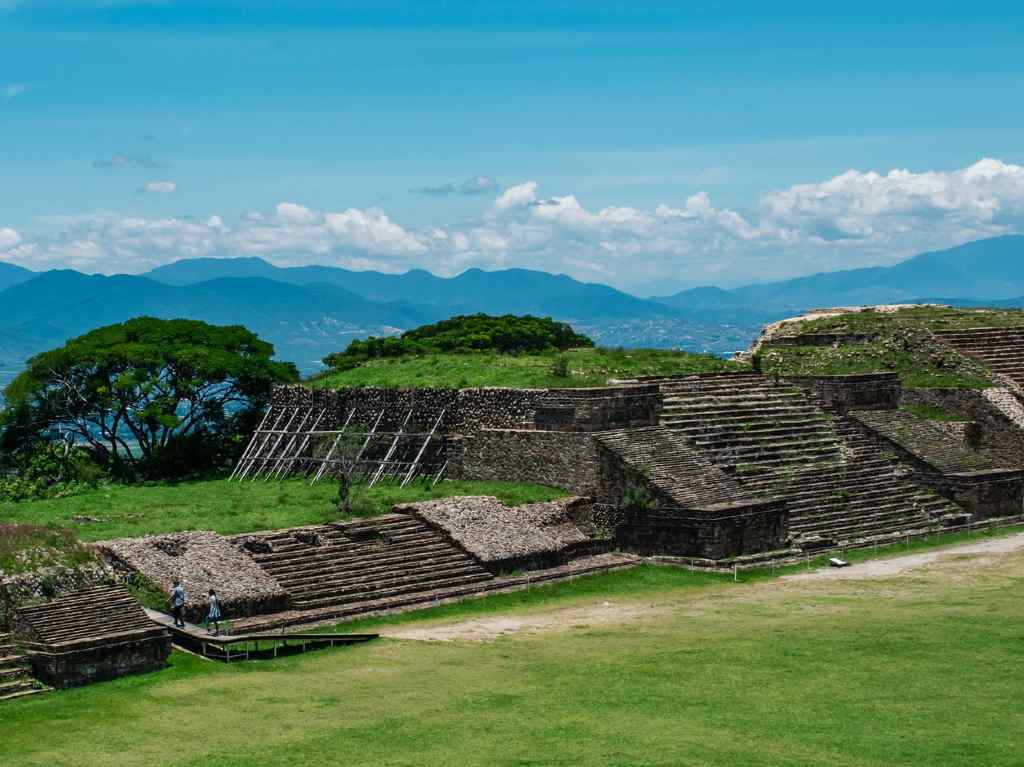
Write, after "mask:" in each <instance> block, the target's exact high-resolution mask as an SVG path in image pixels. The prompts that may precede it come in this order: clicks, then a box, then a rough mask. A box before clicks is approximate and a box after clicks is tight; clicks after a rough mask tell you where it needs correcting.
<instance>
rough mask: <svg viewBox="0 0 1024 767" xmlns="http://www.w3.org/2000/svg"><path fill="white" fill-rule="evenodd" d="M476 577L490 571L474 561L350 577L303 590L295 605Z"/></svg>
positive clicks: (484, 576) (293, 601)
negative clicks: (443, 580)
mask: <svg viewBox="0 0 1024 767" xmlns="http://www.w3.org/2000/svg"><path fill="white" fill-rule="evenodd" d="M461 577H474V578H480V579H484V580H486V579H487V578H489V577H490V573H488V572H487V571H486V570H484V569H482V568H481V567H479V566H478V565H475V564H466V563H462V564H459V565H450V566H447V567H438V568H435V569H429V568H423V569H420V570H416V571H411V572H408V573H391V574H389V575H382V576H379V577H376V578H368V579H360V578H348V579H345V580H340V581H337V582H331V581H327V582H324V583H323V584H322V585H321V586H319V587H316V588H307V589H300V590H298V591H296V592H294V593H293V594H292V604H298V603H300V602H303V603H304V602H308V601H310V600H314V599H338V600H346V599H349V598H350V597H352V595H359V594H365V593H367V592H371V591H373V592H376V591H381V590H387V589H391V588H402V587H406V586H408V587H409V588H414V589H420V590H422V589H423V588H424V586H425V584H428V583H433V582H434V581H437V580H438V579H449V578H461Z"/></svg>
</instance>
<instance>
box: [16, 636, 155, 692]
mask: <svg viewBox="0 0 1024 767" xmlns="http://www.w3.org/2000/svg"><path fill="white" fill-rule="evenodd" d="M170 654H171V635H170V633H169V632H163V633H162V634H161V635H159V636H150V637H144V638H141V639H131V640H125V641H120V642H110V643H104V644H98V645H96V646H94V647H88V648H85V649H80V650H74V651H71V652H60V653H51V652H38V651H32V652H31V653H30V654H29V660H30V661H31V663H32V673H33V674H34V675H35V677H36V678H37V679H39V680H40V681H42V682H45V683H46V684H48V685H50V686H51V687H56V688H58V689H63V688H66V687H78V686H80V685H83V684H91V683H92V682H101V681H104V680H107V679H117V678H118V677H122V676H126V675H128V674H144V673H148V672H150V671H158V670H160V669H162V668H163V667H164V666H166V665H167V659H168V657H170Z"/></svg>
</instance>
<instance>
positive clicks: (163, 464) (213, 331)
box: [4, 317, 298, 475]
mask: <svg viewBox="0 0 1024 767" xmlns="http://www.w3.org/2000/svg"><path fill="white" fill-rule="evenodd" d="M273 354H274V347H273V346H272V345H271V344H269V343H267V342H265V341H261V340H260V339H259V338H258V337H257V336H256V335H255V334H254V333H252V332H250V331H248V330H246V329H245V328H243V327H241V326H238V325H231V326H217V325H208V324H207V323H205V322H199V321H196V320H161V319H154V318H152V317H138V318H136V319H133V320H129V321H127V322H122V323H119V324H116V325H109V326H107V327H103V328H98V329H96V330H93V331H91V332H89V333H86V334H85V335H83V336H79V337H78V338H75V339H72V340H71V341H68V342H67V343H66V344H64V346H62V347H60V348H58V349H53V350H51V351H48V352H44V353H42V354H39V355H36V356H35V357H33V358H32V359H30V360H29V362H28V367H27V368H26V370H24V371H23V372H22V373H21V375H19V376H18V377H17V378H16V379H15V380H14V381H12V382H11V384H10V385H9V386H8V387H7V389H6V390H5V392H4V395H5V397H6V399H7V411H6V414H5V419H4V421H5V428H4V432H5V434H4V441H5V443H7V445H8V447H10V446H11V443H12V442H15V443H17V442H21V443H24V442H26V441H31V440H33V439H40V438H45V437H52V436H53V435H54V434H56V433H60V432H63V433H64V434H68V433H70V434H71V435H73V437H74V438H75V439H76V441H78V442H80V443H85V444H87V445H89V446H91V448H92V449H93V451H94V453H95V454H96V456H97V457H98V458H100V459H101V460H103V461H105V462H107V463H110V464H113V465H124V464H127V465H130V466H132V467H134V468H137V469H139V470H141V471H142V472H143V473H144V474H146V475H154V474H156V475H174V474H176V473H181V472H182V471H185V470H193V469H195V468H197V467H196V465H195V462H196V461H198V460H200V459H201V458H202V459H208V458H209V457H210V453H211V451H213V450H214V447H215V445H216V444H217V443H220V444H221V445H223V442H224V440H225V439H229V438H230V437H231V436H233V435H234V434H237V433H238V432H240V431H243V430H245V429H247V428H248V427H249V426H250V422H251V421H252V420H253V419H254V417H255V414H256V413H257V412H259V411H261V410H262V409H263V408H264V407H265V405H266V403H267V401H268V399H269V396H270V391H271V387H272V386H273V384H276V383H290V382H294V381H297V380H298V371H297V370H296V369H295V366H294V365H292V364H291V363H287V362H275V361H273V360H272V359H271V358H272V356H273ZM190 464H191V465H190Z"/></svg>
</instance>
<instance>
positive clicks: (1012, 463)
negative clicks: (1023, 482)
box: [903, 388, 1024, 468]
mask: <svg viewBox="0 0 1024 767" xmlns="http://www.w3.org/2000/svg"><path fill="white" fill-rule="evenodd" d="M903 402H904V403H905V404H913V405H930V406H932V407H938V408H942V409H943V410H945V411H947V412H951V413H955V414H958V415H961V416H963V417H965V418H969V419H970V420H971V421H974V422H975V423H976V424H977V425H978V429H979V433H978V434H977V439H978V443H977V446H978V449H980V450H981V451H982V452H984V453H986V454H987V455H989V456H990V457H991V458H993V460H995V461H996V462H997V463H999V464H1001V465H1004V466H1008V467H1014V468H1017V467H1022V468H1024V407H1022V406H1021V404H1020V403H1019V402H1018V401H1017V399H1016V397H1014V395H1013V394H1012V393H1010V392H1009V391H1008V390H1006V389H1002V388H991V389H980V390H979V389H907V390H906V391H905V392H903Z"/></svg>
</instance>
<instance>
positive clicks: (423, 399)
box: [268, 384, 661, 434]
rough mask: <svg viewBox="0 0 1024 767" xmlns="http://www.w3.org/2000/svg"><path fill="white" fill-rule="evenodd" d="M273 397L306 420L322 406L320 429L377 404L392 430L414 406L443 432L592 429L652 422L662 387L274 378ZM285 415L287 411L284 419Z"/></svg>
mask: <svg viewBox="0 0 1024 767" xmlns="http://www.w3.org/2000/svg"><path fill="white" fill-rule="evenodd" d="M271 404H272V405H273V406H274V408H276V409H278V411H279V412H281V410H282V409H287V408H301V409H302V410H303V413H304V412H306V411H310V410H311V411H312V413H313V416H312V417H311V419H310V421H309V422H308V423H307V426H308V427H311V426H312V420H313V419H315V418H316V417H317V416H318V414H319V413H320V412H321V411H323V412H324V417H323V420H322V421H321V422H320V423H319V424H318V428H321V429H333V428H338V427H340V426H341V425H342V424H343V423H345V421H346V419H347V418H348V417H349V414H350V413H352V414H353V415H352V423H353V424H358V425H361V426H368V425H372V424H373V423H375V422H376V420H377V417H378V415H379V414H380V413H381V411H383V412H384V418H383V420H382V421H381V423H380V426H379V428H380V429H381V430H388V431H390V430H396V429H397V428H398V427H399V426H401V422H402V421H403V420H404V419H405V417H406V415H407V414H408V412H409V411H410V410H412V412H413V419H412V420H413V422H414V424H415V425H416V426H417V427H419V428H420V429H421V430H423V431H427V430H429V429H430V428H431V427H433V425H434V424H435V423H436V422H437V420H438V418H439V417H440V418H441V421H440V426H439V428H440V430H441V431H442V432H445V433H460V434H471V433H473V432H475V431H477V430H479V429H514V428H528V427H531V426H534V425H535V424H536V425H538V426H541V425H542V426H541V428H545V429H554V430H562V431H594V430H596V429H608V428H617V427H619V426H630V425H641V424H643V425H647V424H652V423H657V420H658V416H659V413H660V410H661V394H660V392H659V390H658V387H657V385H653V384H647V385H642V384H641V385H633V386H608V387H599V388H593V389H504V388H482V389H429V388H420V389H384V388H375V387H349V388H345V389H337V390H333V389H309V388H306V387H304V386H280V387H277V388H275V389H274V394H273V397H272V400H271ZM538 412H539V418H538ZM303 413H300V414H299V416H298V419H301V418H302V417H303ZM291 415H292V414H291V413H286V416H285V417H286V419H287V418H290V417H291ZM298 422H299V421H296V422H295V423H293V426H295V425H297V424H298ZM268 426H272V424H268ZM285 426H286V423H280V424H278V428H284V427H285Z"/></svg>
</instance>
